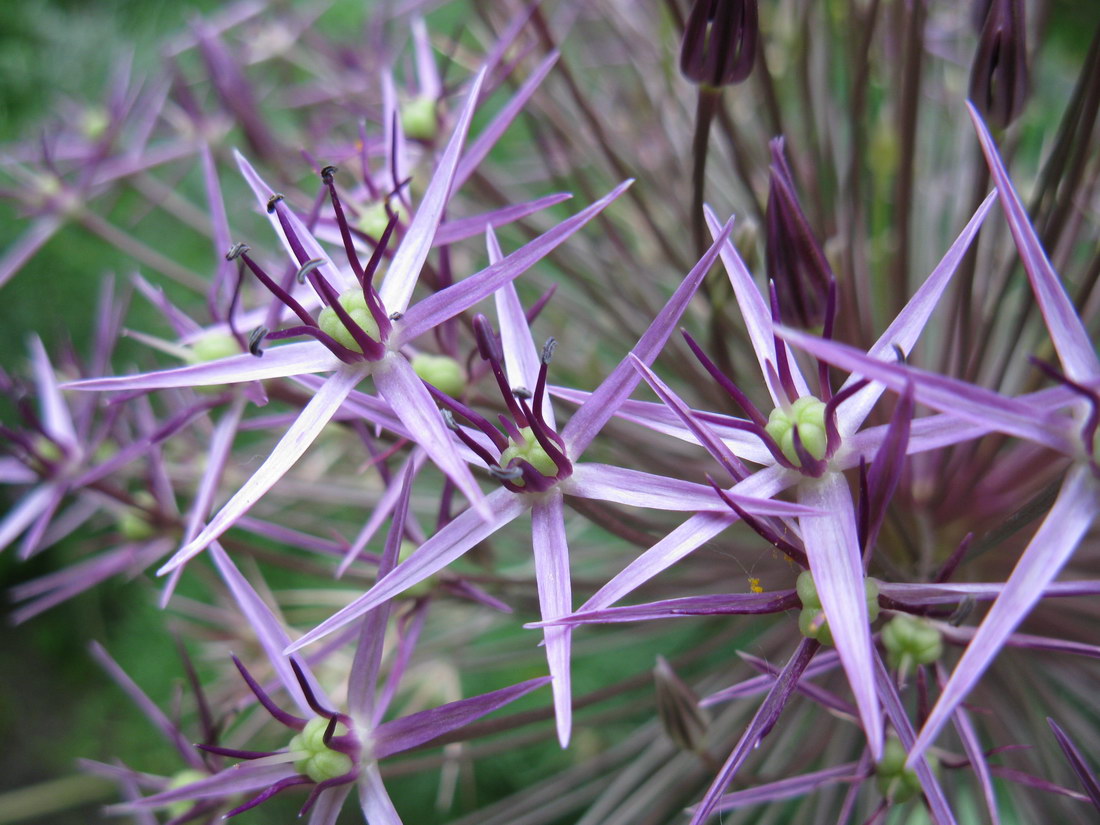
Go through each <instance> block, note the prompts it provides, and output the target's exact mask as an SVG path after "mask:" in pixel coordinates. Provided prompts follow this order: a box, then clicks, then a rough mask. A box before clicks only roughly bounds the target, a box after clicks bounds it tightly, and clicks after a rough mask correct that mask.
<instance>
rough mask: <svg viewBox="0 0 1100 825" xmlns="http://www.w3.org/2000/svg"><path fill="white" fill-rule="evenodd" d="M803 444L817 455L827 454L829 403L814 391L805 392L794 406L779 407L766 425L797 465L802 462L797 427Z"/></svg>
mask: <svg viewBox="0 0 1100 825" xmlns="http://www.w3.org/2000/svg"><path fill="white" fill-rule="evenodd" d="M796 426H797V427H798V438H799V440H800V441H801V442H802V446H803V447H804V448H805V449H806V452H808V453H809V454H810V455H812V456H813V457H814V458H816V459H822V458H824V457H825V449H826V447H827V446H828V438H827V436H826V434H825V403H824V402H823V401H820V400H818V399H817V398H814V397H813V396H812V395H804V396H802V397H801V398H799V399H797V400H796V401H795V402H794V403H793V404H791V406H790V407H786V408H784V407H776V408H775V409H774V410H772V412H771V415H769V416H768V423H767V425H766V426H765V427H764V429H765V430H767V432H768V435H770V436H771V437H772V438H773V439H774V440H775V443H776V444H778V445H779V449H780V450H782V451H783V455H785V456H786V457H787V460H788V461H789V462H791V463H792V464H793V465H795V466H796V467H798V466H800V465H801V464H802V462H801V460H799V458H798V453H797V452H795V449H794V428H795V427H796Z"/></svg>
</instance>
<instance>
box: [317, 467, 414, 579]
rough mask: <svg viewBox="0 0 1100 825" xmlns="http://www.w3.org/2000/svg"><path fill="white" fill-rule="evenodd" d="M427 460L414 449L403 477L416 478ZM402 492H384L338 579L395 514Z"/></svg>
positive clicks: (392, 488)
mask: <svg viewBox="0 0 1100 825" xmlns="http://www.w3.org/2000/svg"><path fill="white" fill-rule="evenodd" d="M426 459H427V455H426V454H425V453H424V451H423V450H418V449H414V450H413V451H412V452H411V453H410V454H409V457H408V459H406V461H405V464H404V467H403V469H402V471H401V474H402V477H404V473H406V472H412V474H413V475H414V476H415V475H416V474H417V473H419V472H420V468H421V467H423V466H424V462H425V460H426ZM401 490H402V488H401V485H399V484H390V485H389V486H387V487H386V489H385V491H383V493H382V495H381V496H380V497H379V499H378V504H377V505H375V508H374V510H373V511H372V512H371V514H370V518H368V519H367V521H366V523H365V524H364V525H363V528H362V529H361V530H360V531H359V533H358V534H357V535H356V536H355V540H354V541H353V542H352V543H351V547H349V548H348V551H347V553H345V554H344V558H343V560H342V561H341V562H340V566H339V567H337V568H336V577H337V578H339V577H340V576H342V575H344V573H346V572H347V569H348V568H349V567H351V565H352V564H353V563H354V562H355V560H356V559H358V558H359V554H360V553H362V552H363V548H365V547H366V546H367V543H368V542H369V541H370V540H371V538H373V536H374V534H375V533H376V532H378V528H379V527H381V526H382V522H384V521H385V520H386V519H388V518H389V517H390V514H391V513H393V511H394V508H395V507H397V506H398V502H399V501H400V499H401V495H402V492H401ZM386 572H389V571H386Z"/></svg>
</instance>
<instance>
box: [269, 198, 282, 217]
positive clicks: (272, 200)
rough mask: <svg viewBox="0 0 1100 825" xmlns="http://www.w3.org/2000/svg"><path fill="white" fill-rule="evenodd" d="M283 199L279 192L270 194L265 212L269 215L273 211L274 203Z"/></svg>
mask: <svg viewBox="0 0 1100 825" xmlns="http://www.w3.org/2000/svg"><path fill="white" fill-rule="evenodd" d="M281 200H283V196H282V195H279V194H275V195H272V196H271V197H270V198H269V199H268V201H267V213H268V214H269V215H270V214H271V213H272V212H274V211H275V205H276V204H277V203H278V202H279V201H281Z"/></svg>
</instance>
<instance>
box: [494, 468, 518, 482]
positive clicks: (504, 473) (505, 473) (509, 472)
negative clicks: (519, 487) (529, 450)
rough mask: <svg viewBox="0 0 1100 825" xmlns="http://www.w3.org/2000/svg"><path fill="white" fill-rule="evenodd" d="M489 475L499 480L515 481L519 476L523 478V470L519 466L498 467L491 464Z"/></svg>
mask: <svg viewBox="0 0 1100 825" xmlns="http://www.w3.org/2000/svg"><path fill="white" fill-rule="evenodd" d="M489 475H491V476H492V477H493V478H495V479H497V480H499V481H515V480H516V479H518V478H523V470H521V469H520V468H519V467H497V466H493V465H490V466H489Z"/></svg>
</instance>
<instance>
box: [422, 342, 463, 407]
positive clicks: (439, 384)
mask: <svg viewBox="0 0 1100 825" xmlns="http://www.w3.org/2000/svg"><path fill="white" fill-rule="evenodd" d="M412 368H413V370H415V372H416V374H417V375H419V376H420V377H421V378H423V379H424V380H425V381H427V382H428V383H429V384H431V385H432V386H433V387H435V388H437V389H439V390H441V391H442V392H445V393H447V395H450V396H453V397H458V396H460V395H462V393H464V392H465V391H466V371H465V370H464V369H462V365H461V364H460V363H458V361H456V360H455V359H453V358H451V357H450V356H447V355H431V354H429V353H426V352H422V353H420V355H417V356H416V357H415V358H413V359H412Z"/></svg>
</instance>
